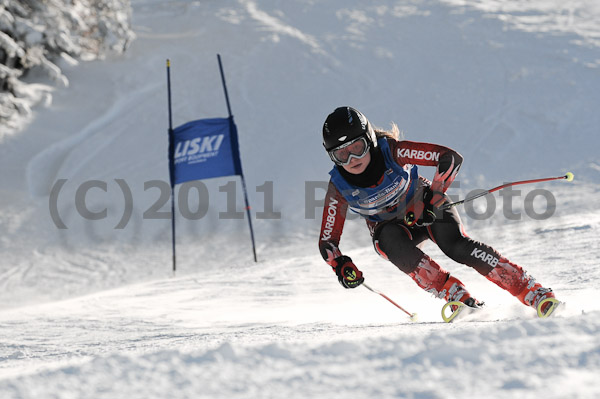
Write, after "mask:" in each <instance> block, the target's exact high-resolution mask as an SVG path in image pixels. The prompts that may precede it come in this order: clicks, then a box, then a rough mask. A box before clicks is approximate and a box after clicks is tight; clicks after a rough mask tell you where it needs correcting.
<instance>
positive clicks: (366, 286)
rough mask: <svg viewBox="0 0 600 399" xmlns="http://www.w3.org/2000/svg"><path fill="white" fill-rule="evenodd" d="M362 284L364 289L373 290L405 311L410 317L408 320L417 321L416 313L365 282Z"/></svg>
mask: <svg viewBox="0 0 600 399" xmlns="http://www.w3.org/2000/svg"><path fill="white" fill-rule="evenodd" d="M362 286H363V287H365V288H366V289H368V290H369V291H371V292H374V293H375V294H378V295H381V296H382V297H383V298H385V299H387V300H388V301H389V302H390V303H391V304H392V305H394V306H395V307H397V308H398V309H400V310H401V311H403V312H404V313H406V314H407V315H408V316H409V317H410V321H417V314H416V313H410V312H409V311H407V310H406V309H404V308H403V307H402V306H400V305H398V304H397V303H396V302H394V301H392V300H391V299H390V298H388V296H387V295H385V294H383V293H381V292H379V291H377V290H374V289H373V288H371V287H369V286H368V285H367V284H365V283H362Z"/></svg>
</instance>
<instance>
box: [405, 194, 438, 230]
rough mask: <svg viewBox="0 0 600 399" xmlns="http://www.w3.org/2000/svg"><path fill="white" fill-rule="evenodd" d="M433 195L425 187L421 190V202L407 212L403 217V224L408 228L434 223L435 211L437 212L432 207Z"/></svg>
mask: <svg viewBox="0 0 600 399" xmlns="http://www.w3.org/2000/svg"><path fill="white" fill-rule="evenodd" d="M434 196H435V194H434V192H433V191H431V188H429V187H425V188H423V200H422V202H420V203H417V204H416V205H415V206H414V208H413V210H411V211H409V212H408V213H407V214H406V215H405V216H404V223H405V224H406V225H407V226H409V227H412V226H415V225H416V226H419V227H424V226H430V225H432V224H433V222H435V219H436V211H437V210H438V209H437V208H436V207H435V206H434V205H432V200H433V198H434Z"/></svg>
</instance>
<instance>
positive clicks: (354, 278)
mask: <svg viewBox="0 0 600 399" xmlns="http://www.w3.org/2000/svg"><path fill="white" fill-rule="evenodd" d="M333 262H334V263H333V265H332V267H333V268H334V270H335V274H336V275H337V276H338V281H339V282H340V284H341V285H342V287H344V288H356V287H358V286H359V285H361V284H362V283H363V282H364V281H365V279H364V277H363V274H362V272H361V271H360V270H358V268H357V267H356V265H355V264H354V263H352V259H350V257H349V256H345V255H343V256H339V257H337V258H335V259H334V260H333Z"/></svg>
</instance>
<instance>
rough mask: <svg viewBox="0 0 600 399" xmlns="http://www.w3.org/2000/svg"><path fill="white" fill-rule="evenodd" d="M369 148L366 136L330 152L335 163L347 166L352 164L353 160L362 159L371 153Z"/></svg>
mask: <svg viewBox="0 0 600 399" xmlns="http://www.w3.org/2000/svg"><path fill="white" fill-rule="evenodd" d="M369 147H370V146H369V143H368V142H367V139H366V138H365V136H360V137H357V138H355V139H354V140H352V141H349V142H347V143H345V144H342V145H341V146H339V147H335V148H334V149H333V150H331V151H328V152H329V157H330V158H331V160H332V161H333V162H335V163H336V164H338V165H341V166H345V165H348V164H349V163H350V161H351V160H352V158H357V159H360V158H362V157H364V156H365V155H366V154H367V152H368V151H369Z"/></svg>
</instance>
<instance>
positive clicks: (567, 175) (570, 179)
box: [565, 172, 575, 181]
mask: <svg viewBox="0 0 600 399" xmlns="http://www.w3.org/2000/svg"><path fill="white" fill-rule="evenodd" d="M574 178H575V175H573V173H571V172H568V173H567V174H566V175H565V179H567V181H573V179H574Z"/></svg>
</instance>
